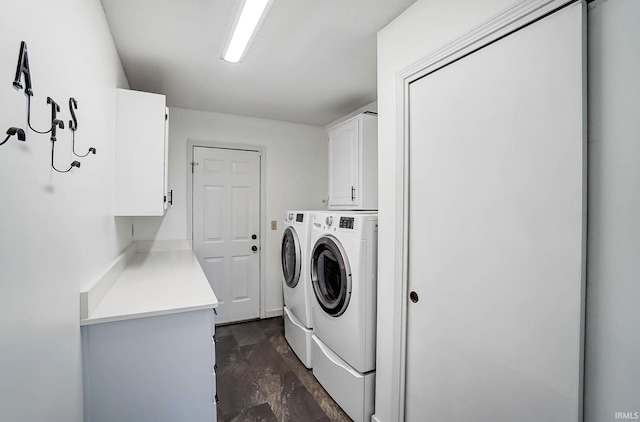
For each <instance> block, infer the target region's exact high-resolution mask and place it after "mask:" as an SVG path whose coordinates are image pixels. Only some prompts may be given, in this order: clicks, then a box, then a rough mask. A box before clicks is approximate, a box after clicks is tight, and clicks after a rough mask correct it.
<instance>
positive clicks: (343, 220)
mask: <svg viewBox="0 0 640 422" xmlns="http://www.w3.org/2000/svg"><path fill="white" fill-rule="evenodd" d="M354 220H355V219H354V218H353V217H340V228H341V229H352V230H353V222H354Z"/></svg>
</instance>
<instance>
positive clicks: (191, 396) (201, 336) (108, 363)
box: [82, 309, 217, 422]
mask: <svg viewBox="0 0 640 422" xmlns="http://www.w3.org/2000/svg"><path fill="white" fill-rule="evenodd" d="M214 334H215V326H214V317H213V312H212V310H209V309H206V310H198V311H187V312H180V313H175V314H169V315H161V316H154V317H146V318H137V319H128V320H123V321H116V322H107V323H100V324H93V325H86V326H83V327H82V346H83V350H82V352H83V374H84V376H83V378H84V379H83V381H84V421H85V422H115V421H117V422H176V421H185V422H189V421H193V422H195V421H198V422H205V421H207V422H210V421H213V422H215V421H216V420H217V415H216V377H215V341H214V340H215V338H214V337H213V336H214Z"/></svg>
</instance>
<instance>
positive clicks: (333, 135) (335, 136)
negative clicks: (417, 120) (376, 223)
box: [328, 113, 378, 210]
mask: <svg viewBox="0 0 640 422" xmlns="http://www.w3.org/2000/svg"><path fill="white" fill-rule="evenodd" d="M328 135H329V209H334V210H377V209H378V117H377V116H376V115H375V114H369V113H363V114H359V115H357V116H355V117H352V118H351V119H349V120H346V121H344V122H342V123H340V124H339V125H337V126H334V127H332V128H330V129H329V130H328Z"/></svg>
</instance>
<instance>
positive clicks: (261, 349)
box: [216, 317, 351, 422]
mask: <svg viewBox="0 0 640 422" xmlns="http://www.w3.org/2000/svg"><path fill="white" fill-rule="evenodd" d="M216 338H217V339H218V344H217V346H216V361H217V364H218V372H217V390H218V399H219V402H218V421H219V422H240V421H252V422H253V421H264V422H271V421H277V422H289V421H291V422H315V421H318V422H326V421H340V422H342V421H345V422H348V421H351V419H350V418H349V417H348V416H347V415H346V414H345V413H344V412H343V411H342V409H340V407H339V406H338V405H337V404H336V403H335V402H334V401H333V400H332V399H331V397H330V396H329V394H327V392H326V391H325V390H324V389H323V388H322V386H320V384H318V382H317V381H316V379H315V378H314V377H313V373H312V372H311V371H310V370H308V369H307V368H305V367H304V365H303V364H302V362H300V360H299V359H298V357H297V356H296V355H295V353H294V352H293V351H292V350H291V348H290V347H289V345H288V344H287V341H286V340H285V338H284V328H283V322H282V318H281V317H278V318H270V319H263V320H260V321H252V322H245V323H240V324H234V325H226V326H222V327H216Z"/></svg>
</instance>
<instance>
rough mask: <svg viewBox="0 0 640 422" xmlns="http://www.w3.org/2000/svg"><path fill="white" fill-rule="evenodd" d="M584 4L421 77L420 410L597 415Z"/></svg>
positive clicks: (416, 374) (411, 307)
mask: <svg viewBox="0 0 640 422" xmlns="http://www.w3.org/2000/svg"><path fill="white" fill-rule="evenodd" d="M583 21H584V16H583V5H582V4H574V5H571V6H568V7H566V8H565V9H562V10H560V11H558V12H556V13H554V14H552V15H550V16H548V17H545V18H543V19H541V20H539V21H538V22H535V23H533V24H531V25H529V26H526V27H525V28H522V29H520V30H519V31H517V32H515V33H513V34H511V35H509V36H507V37H505V38H503V39H500V40H498V41H496V42H494V43H493V44H490V45H488V46H486V47H484V48H482V49H481V50H478V51H476V52H475V53H472V54H470V55H469V56H467V57H465V58H463V59H461V60H459V61H457V62H454V63H452V64H450V65H448V66H446V67H444V68H442V69H440V70H437V71H435V72H434V73H432V74H429V75H427V76H425V77H423V78H422V79H420V80H418V81H416V82H414V83H412V84H411V86H410V112H409V113H410V114H409V116H410V117H409V119H410V129H409V136H410V139H409V154H410V158H409V165H410V170H409V179H410V182H409V198H410V200H409V204H410V205H409V261H408V262H409V267H408V290H409V292H411V291H414V292H416V293H417V295H418V302H417V303H413V302H412V301H408V305H407V318H408V319H407V372H406V409H405V411H406V414H405V415H406V420H407V421H409V422H418V421H427V422H429V421H433V422H447V421H460V422H467V421H474V422H507V421H508V422H512V421H518V422H542V421H544V422H554V421H556V422H570V421H578V420H580V418H581V410H580V409H581V382H582V381H581V365H582V338H581V336H582V327H583V323H582V310H583V298H582V295H583V278H584V222H585V220H584V210H585V207H584V204H585V194H584V188H585V157H584V151H585V132H584V126H583V122H584V121H583V118H584V116H583V112H584V110H583V100H584V91H583V82H584V77H585V76H584V68H583V58H584V53H583V42H584V37H583V29H584V26H583Z"/></svg>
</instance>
